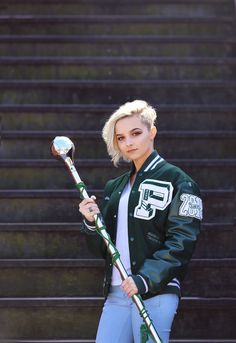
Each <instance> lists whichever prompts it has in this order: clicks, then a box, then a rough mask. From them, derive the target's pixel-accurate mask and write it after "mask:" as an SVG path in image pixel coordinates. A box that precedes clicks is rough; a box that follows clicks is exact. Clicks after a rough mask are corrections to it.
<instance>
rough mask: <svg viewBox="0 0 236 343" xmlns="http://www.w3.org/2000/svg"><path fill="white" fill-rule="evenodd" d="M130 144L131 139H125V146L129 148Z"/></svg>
mask: <svg viewBox="0 0 236 343" xmlns="http://www.w3.org/2000/svg"><path fill="white" fill-rule="evenodd" d="M132 144H133V142H132V139H130V138H127V139H126V145H127V146H131V145H132Z"/></svg>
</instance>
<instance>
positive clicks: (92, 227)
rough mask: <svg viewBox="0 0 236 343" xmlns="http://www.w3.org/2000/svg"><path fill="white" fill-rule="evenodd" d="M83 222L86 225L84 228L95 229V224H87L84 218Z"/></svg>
mask: <svg viewBox="0 0 236 343" xmlns="http://www.w3.org/2000/svg"><path fill="white" fill-rule="evenodd" d="M83 223H84V225H85V226H86V228H87V229H88V230H89V231H96V226H95V225H88V224H87V223H86V221H85V219H84V220H83Z"/></svg>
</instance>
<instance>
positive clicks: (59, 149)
mask: <svg viewBox="0 0 236 343" xmlns="http://www.w3.org/2000/svg"><path fill="white" fill-rule="evenodd" d="M74 150H75V147H74V144H73V142H72V141H71V140H70V139H69V138H68V137H63V136H60V137H55V139H54V140H53V143H52V146H51V151H52V154H53V155H54V156H55V157H61V158H62V159H63V161H64V162H65V164H66V166H67V168H68V169H69V171H70V173H71V175H72V177H73V178H74V181H75V185H76V188H77V189H78V191H79V192H80V197H81V199H82V200H83V199H87V198H89V196H88V193H87V191H86V189H85V184H84V183H83V182H82V180H81V178H80V176H79V174H78V173H77V171H76V168H75V166H74V163H73V155H74ZM94 220H95V225H96V231H97V233H98V234H99V235H101V236H102V238H103V240H104V242H105V244H106V246H107V249H108V251H109V253H110V254H111V256H112V259H113V263H114V264H115V266H116V268H117V269H118V271H119V273H120V275H121V278H122V280H125V279H127V278H128V274H127V272H126V270H125V268H124V266H123V264H122V262H121V260H120V257H119V252H118V251H117V249H116V247H115V246H114V245H113V243H112V242H111V238H110V236H109V234H108V233H107V231H106V227H105V225H104V223H103V220H102V216H101V214H100V213H99V214H94ZM132 299H133V302H134V303H135V304H136V306H137V308H138V310H139V313H140V315H141V317H142V318H143V321H144V323H145V324H146V327H142V329H144V330H143V331H144V335H145V328H146V332H147V331H149V333H150V334H151V336H152V338H153V340H154V342H155V343H161V342H162V341H161V339H160V337H159V335H158V333H157V331H156V329H155V327H154V325H153V323H152V321H151V319H150V318H149V315H148V313H147V311H146V309H145V306H144V303H143V301H142V298H141V296H140V295H139V294H135V295H133V296H132Z"/></svg>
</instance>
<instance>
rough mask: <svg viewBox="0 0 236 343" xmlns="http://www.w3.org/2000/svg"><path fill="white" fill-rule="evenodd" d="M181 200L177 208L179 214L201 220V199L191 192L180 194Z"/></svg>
mask: <svg viewBox="0 0 236 343" xmlns="http://www.w3.org/2000/svg"><path fill="white" fill-rule="evenodd" d="M180 200H181V201H183V203H182V205H181V206H180V208H179V215H180V216H185V217H192V218H196V219H200V220H202V199H201V198H199V197H197V196H196V195H193V194H187V193H183V194H181V196H180Z"/></svg>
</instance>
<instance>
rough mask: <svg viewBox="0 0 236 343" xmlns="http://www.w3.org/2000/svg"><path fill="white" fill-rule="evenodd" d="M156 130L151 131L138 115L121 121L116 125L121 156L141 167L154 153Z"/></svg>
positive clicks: (116, 135)
mask: <svg viewBox="0 0 236 343" xmlns="http://www.w3.org/2000/svg"><path fill="white" fill-rule="evenodd" d="M155 135H156V128H155V127H153V128H151V129H150V130H149V129H148V127H147V126H146V125H145V124H144V123H143V122H142V121H141V119H140V118H139V116H138V115H132V116H128V117H124V118H121V119H119V120H118V121H117V122H116V125H115V137H116V141H117V145H118V148H119V150H120V152H121V154H122V155H123V156H124V157H126V158H128V159H129V160H131V161H133V162H134V163H135V165H136V167H137V166H138V167H141V165H142V164H143V162H144V161H145V160H146V158H147V157H148V156H149V155H150V154H151V153H152V151H153V142H154V138H155Z"/></svg>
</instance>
